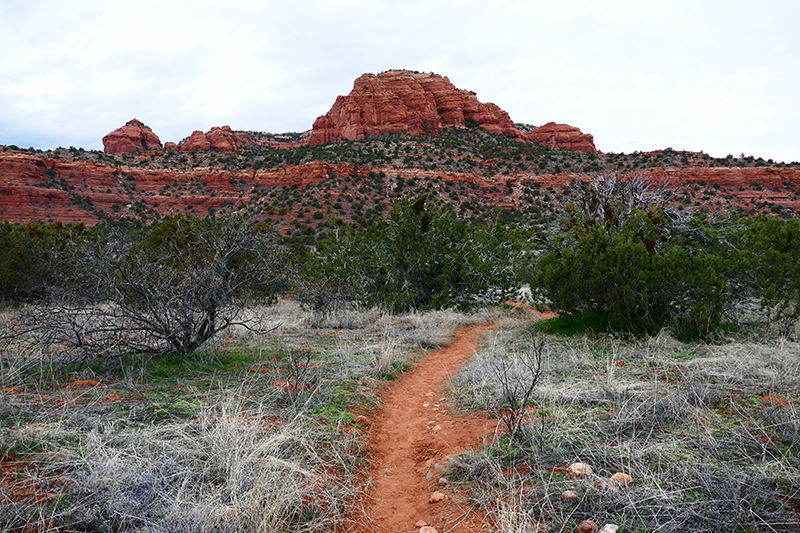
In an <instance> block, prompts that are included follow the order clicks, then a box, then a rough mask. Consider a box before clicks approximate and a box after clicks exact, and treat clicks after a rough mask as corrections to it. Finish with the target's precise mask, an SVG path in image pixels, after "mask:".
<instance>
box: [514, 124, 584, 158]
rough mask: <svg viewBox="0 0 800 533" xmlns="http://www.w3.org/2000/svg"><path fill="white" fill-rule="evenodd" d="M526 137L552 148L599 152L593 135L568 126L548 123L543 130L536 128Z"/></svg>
mask: <svg viewBox="0 0 800 533" xmlns="http://www.w3.org/2000/svg"><path fill="white" fill-rule="evenodd" d="M525 137H526V138H527V139H529V140H531V141H533V142H535V143H538V144H541V145H544V146H549V147H550V148H561V149H564V150H574V151H576V152H590V153H595V152H597V148H595V146H594V137H593V136H592V135H590V134H588V133H582V132H581V130H580V129H578V128H576V127H574V126H569V125H567V124H556V123H555V122H548V123H547V124H545V125H544V126H542V127H541V128H536V129H535V130H533V131H531V132H528V133H526V134H525Z"/></svg>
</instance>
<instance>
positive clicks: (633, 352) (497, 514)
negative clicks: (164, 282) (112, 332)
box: [0, 301, 800, 533]
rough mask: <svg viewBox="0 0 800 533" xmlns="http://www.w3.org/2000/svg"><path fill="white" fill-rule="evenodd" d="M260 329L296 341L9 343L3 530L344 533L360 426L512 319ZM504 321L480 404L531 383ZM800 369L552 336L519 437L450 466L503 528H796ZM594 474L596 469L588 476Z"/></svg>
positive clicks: (752, 346) (463, 378) (472, 380)
mask: <svg viewBox="0 0 800 533" xmlns="http://www.w3.org/2000/svg"><path fill="white" fill-rule="evenodd" d="M254 312H257V313H259V314H260V315H262V316H263V317H264V318H265V319H268V320H273V321H275V323H280V324H281V327H280V328H279V329H277V330H276V331H275V332H273V333H271V334H270V335H268V336H266V337H254V336H252V335H250V334H248V333H247V332H245V331H230V332H225V334H224V335H221V336H220V337H219V338H217V339H215V340H214V342H213V343H210V344H209V345H208V346H205V347H204V348H203V350H201V351H198V352H197V353H194V354H192V355H191V356H189V357H186V358H169V357H165V358H157V359H147V358H141V357H140V358H136V359H130V360H124V361H84V362H82V363H77V362H75V361H68V360H64V359H63V358H60V357H59V354H58V351H57V350H54V349H52V347H49V348H48V347H38V348H37V349H35V350H21V349H19V347H18V346H14V345H12V344H6V345H4V347H3V350H2V351H0V389H3V390H2V391H0V457H2V460H3V471H2V482H0V530H3V531H23V530H24V529H25V528H26V527H28V530H31V525H33V526H35V527H34V529H38V530H42V531H46V530H52V531H56V530H58V531H148V532H154V531H159V532H172V531H176V532H177V531H181V532H182V531H190V532H191V531H209V532H216V531H225V532H245V531H276V532H280V531H292V532H294V531H333V530H335V529H337V528H340V527H341V526H343V525H345V524H346V523H347V520H348V514H347V511H348V506H349V504H350V503H351V502H352V501H353V499H354V498H355V497H356V496H357V491H358V490H359V489H358V487H359V486H360V485H359V483H357V482H356V480H357V478H358V476H359V475H361V474H363V473H364V470H365V469H364V465H365V464H366V463H365V460H366V457H365V456H364V451H363V448H362V444H361V442H362V434H361V433H360V428H359V426H358V424H355V416H356V415H357V414H358V413H360V412H361V411H362V410H363V409H365V408H367V409H368V408H370V407H371V406H373V405H375V402H376V391H378V390H379V389H380V388H381V387H384V386H386V384H387V383H388V382H389V381H390V380H391V379H393V378H394V377H396V376H397V375H399V374H400V373H402V372H403V371H405V370H407V369H409V368H411V367H412V366H413V364H414V363H415V361H416V360H417V359H418V358H419V357H420V356H421V355H422V354H424V353H425V352H426V351H428V350H430V349H432V348H437V347H440V346H442V345H444V344H447V343H448V342H449V341H450V340H451V339H452V335H453V331H454V329H455V328H456V327H460V326H466V325H470V324H473V323H478V322H486V321H488V320H496V319H497V318H498V317H500V316H502V313H500V312H496V311H493V312H488V311H487V312H482V313H477V314H474V315H464V314H458V313H451V312H436V313H424V314H411V315H403V316H389V315H384V314H381V313H378V312H375V311H369V312H343V313H340V314H338V315H336V316H334V317H322V316H314V315H310V314H308V313H305V312H303V311H302V310H300V309H299V308H298V307H297V306H296V305H295V304H294V303H292V302H286V301H282V302H280V303H279V304H278V305H277V306H274V307H270V308H265V309H258V310H255V311H254ZM0 318H2V319H3V320H9V319H13V313H5V314H3V315H2V317H0ZM500 323H501V324H503V325H502V326H501V327H500V328H499V329H498V330H497V333H496V334H494V335H491V336H489V337H488V338H486V339H485V340H484V342H483V343H482V347H481V349H480V350H479V351H478V352H477V353H476V354H475V355H474V356H473V358H472V359H471V361H470V363H469V364H468V365H467V366H465V367H464V369H463V370H462V372H461V373H460V374H459V375H458V376H456V377H455V378H454V380H453V383H452V384H451V390H452V395H453V396H454V397H455V398H456V399H457V400H458V401H459V402H460V403H461V404H462V405H463V406H464V407H466V408H471V409H474V408H478V409H482V410H487V411H488V412H489V413H492V412H494V413H497V412H498V410H499V409H502V408H503V406H502V404H501V402H500V396H499V394H498V391H500V390H501V387H500V386H499V382H498V378H497V374H496V372H495V369H496V367H497V365H496V362H497V361H498V360H505V361H507V362H509V365H507V366H506V367H505V368H506V369H510V370H511V374H510V376H511V377H518V378H519V379H520V380H521V381H523V382H524V380H525V379H526V376H525V375H524V372H523V371H522V370H520V369H521V367H519V366H515V365H514V364H513V362H514V361H515V360H516V359H519V358H520V357H521V356H523V355H524V354H526V353H527V351H528V350H529V349H530V337H529V333H530V332H531V328H530V324H526V323H524V322H520V321H517V320H501V321H500ZM37 350H38V351H37ZM799 355H800V346H798V344H796V343H793V342H788V341H785V340H782V339H780V338H777V337H769V336H762V337H760V338H759V339H758V340H757V341H755V340H752V341H751V340H747V339H745V338H744V337H742V338H740V339H739V340H735V341H730V342H726V343H720V344H716V345H705V344H685V343H681V342H678V341H676V340H675V339H673V338H671V337H670V336H668V335H666V334H663V335H660V336H658V337H654V338H649V339H644V340H626V341H621V340H619V339H615V338H613V337H609V336H596V335H589V336H587V335H583V336H576V337H571V338H562V337H557V336H554V335H548V336H547V337H546V346H545V360H544V373H543V376H542V379H541V381H540V383H539V384H538V385H537V387H536V388H535V390H534V394H533V398H532V403H533V405H532V410H531V411H530V412H529V414H528V417H527V419H526V423H525V425H524V426H523V430H522V432H521V437H520V438H519V439H518V440H516V441H510V440H509V439H508V438H506V437H504V436H503V435H501V434H498V435H497V436H496V438H495V440H494V442H493V444H492V445H491V446H487V447H485V448H482V449H478V450H473V451H472V452H470V453H467V454H463V455H461V456H457V457H454V458H452V459H451V460H450V462H449V464H448V467H447V468H448V473H447V475H448V476H449V478H450V479H451V480H452V483H451V487H455V488H456V489H460V490H463V491H465V492H467V493H469V494H470V495H471V497H472V498H473V500H474V501H475V503H476V505H479V506H481V507H483V508H484V509H486V510H488V511H489V513H490V516H492V517H493V519H494V521H495V523H496V524H497V529H498V530H499V531H507V532H527V531H538V530H544V531H571V530H574V528H575V526H576V525H577V524H578V523H579V522H581V521H582V520H584V519H591V520H594V521H595V522H597V523H598V524H600V525H602V524H603V523H608V522H613V523H616V524H619V525H620V526H621V531H624V532H626V533H627V532H636V531H641V532H645V531H647V532H650V531H681V532H683V531H690V532H691V531H698V532H699V531H715V532H716V531H721V532H724V531H732V532H733V531H736V532H751V531H797V530H798V528H800V520H799V519H798V508H800V417H799V416H798V415H799V413H798V405H799V404H800V357H798V356H799ZM515 373H516V374H515ZM576 461H580V462H584V463H587V464H589V465H590V466H591V467H592V469H593V474H592V475H590V476H586V477H580V478H578V477H574V476H570V475H569V473H568V472H567V470H566V467H567V466H568V465H569V464H570V463H573V462H576ZM616 472H625V473H627V474H629V475H631V476H632V477H633V482H632V483H631V484H629V485H615V484H613V483H610V482H609V478H610V476H611V475H612V474H614V473H616ZM567 490H572V491H574V492H575V495H576V499H574V500H565V499H563V498H562V494H563V493H564V492H565V491H567Z"/></svg>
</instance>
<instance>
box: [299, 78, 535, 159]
mask: <svg viewBox="0 0 800 533" xmlns="http://www.w3.org/2000/svg"><path fill="white" fill-rule="evenodd" d="M468 122H474V123H477V124H478V125H480V126H481V127H482V128H484V129H486V130H487V131H491V132H493V133H502V134H506V135H510V136H512V137H515V138H518V139H522V138H523V135H522V133H521V132H519V131H518V130H517V128H516V127H515V126H514V123H513V122H512V121H511V118H510V117H509V116H508V113H506V112H505V111H503V110H502V109H500V108H499V107H497V106H496V105H494V104H484V103H481V102H479V101H478V98H477V96H476V95H475V93H474V92H471V91H464V90H460V89H457V88H456V87H455V86H454V85H453V84H452V83H450V80H448V79H447V78H446V77H442V76H439V75H438V74H431V73H416V72H409V71H405V70H393V71H388V72H383V73H381V74H378V75H375V74H364V75H363V76H361V77H359V78H357V79H356V81H355V82H354V84H353V90H352V91H351V92H350V94H348V95H347V96H339V97H337V98H336V102H335V103H334V104H333V107H332V108H331V110H330V111H329V112H328V113H327V114H326V115H323V116H321V117H319V118H317V120H316V121H315V122H314V127H313V130H312V133H311V146H316V145H319V144H324V143H327V142H331V141H335V140H338V139H348V140H355V139H363V138H364V137H372V136H376V135H381V134H398V133H407V134H409V135H424V134H426V133H433V134H436V133H439V132H440V131H441V129H442V127H443V126H455V127H465V126H466V125H467V123H468Z"/></svg>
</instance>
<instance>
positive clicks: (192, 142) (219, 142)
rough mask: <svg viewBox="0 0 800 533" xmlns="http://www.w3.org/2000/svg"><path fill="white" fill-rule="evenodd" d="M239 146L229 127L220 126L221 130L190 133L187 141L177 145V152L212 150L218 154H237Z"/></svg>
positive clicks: (214, 128) (216, 128) (213, 129)
mask: <svg viewBox="0 0 800 533" xmlns="http://www.w3.org/2000/svg"><path fill="white" fill-rule="evenodd" d="M239 145H240V142H239V138H238V136H237V135H236V134H235V133H233V131H231V127H230V126H222V127H221V128H219V127H216V126H215V127H213V128H211V130H209V131H208V133H203V132H202V131H199V130H196V131H194V132H192V134H191V135H190V136H189V138H188V139H186V140H185V141H181V143H180V144H178V150H180V151H181V152H191V151H192V150H197V151H198V152H202V151H205V150H211V149H214V150H219V151H220V152H238V151H239Z"/></svg>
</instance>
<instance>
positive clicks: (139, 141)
mask: <svg viewBox="0 0 800 533" xmlns="http://www.w3.org/2000/svg"><path fill="white" fill-rule="evenodd" d="M139 150H161V139H159V138H158V135H156V134H155V133H153V130H151V129H150V128H149V127H148V126H146V125H144V124H143V123H142V122H140V121H138V120H136V119H135V118H134V119H132V120H129V121H128V122H127V123H126V124H125V125H124V126H122V127H121V128H117V129H115V130H114V131H112V132H111V133H109V134H108V135H106V136H105V137H103V151H104V152H105V153H107V154H132V153H135V152H138V151H139Z"/></svg>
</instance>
